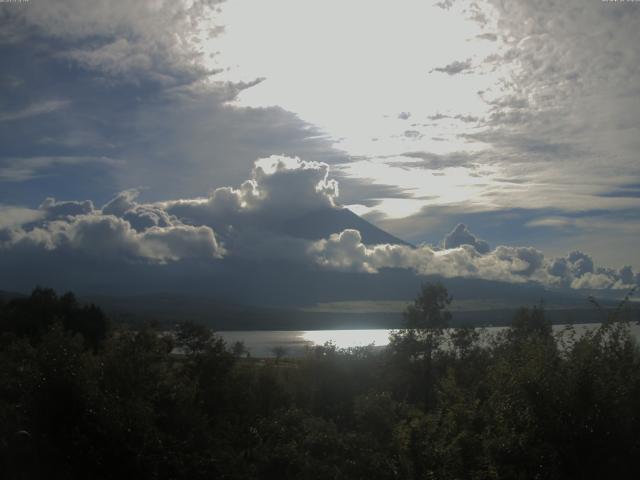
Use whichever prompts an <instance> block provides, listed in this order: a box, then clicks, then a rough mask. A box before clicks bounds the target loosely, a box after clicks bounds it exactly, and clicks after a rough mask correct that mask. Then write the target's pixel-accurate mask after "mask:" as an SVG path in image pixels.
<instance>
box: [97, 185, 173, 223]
mask: <svg viewBox="0 0 640 480" xmlns="http://www.w3.org/2000/svg"><path fill="white" fill-rule="evenodd" d="M138 195H140V191H139V190H137V189H130V190H125V191H123V192H120V193H119V194H118V195H116V196H115V197H114V198H113V199H112V200H110V201H109V202H107V203H106V204H105V205H104V206H103V207H102V213H103V214H104V215H114V216H116V217H120V218H123V219H124V220H126V221H127V222H129V224H130V225H131V226H132V227H133V228H134V229H135V230H137V231H143V230H146V229H148V228H151V227H169V226H172V225H176V224H178V223H179V222H178V220H177V219H176V218H175V217H174V216H172V215H170V214H169V213H167V212H166V211H165V210H164V209H163V208H162V207H161V206H159V205H150V204H139V203H137V202H136V201H135V200H136V198H138Z"/></svg>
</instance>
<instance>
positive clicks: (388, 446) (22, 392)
mask: <svg viewBox="0 0 640 480" xmlns="http://www.w3.org/2000/svg"><path fill="white" fill-rule="evenodd" d="M450 302H451V298H450V297H449V296H448V294H447V291H446V289H444V287H442V286H439V285H425V286H424V288H423V289H422V290H421V292H420V293H419V295H418V298H417V299H416V302H415V303H414V304H413V305H412V306H411V307H409V309H408V310H407V312H406V320H407V328H406V329H405V330H400V331H397V332H395V333H394V335H393V336H392V338H391V344H390V347H389V348H388V349H386V350H385V351H384V352H383V353H374V351H373V350H372V349H370V348H356V349H350V350H340V349H337V348H336V347H335V346H334V345H332V344H327V345H324V346H321V347H316V348H313V349H311V350H309V352H308V353H307V355H306V356H304V357H302V358H299V359H290V358H286V355H285V353H283V352H280V353H282V354H281V355H278V356H277V358H276V359H269V360H261V359H252V358H245V353H246V352H245V349H244V346H243V345H235V346H231V347H227V346H226V345H225V344H224V342H222V340H220V338H218V337H217V336H215V335H213V334H212V333H211V332H210V331H209V330H208V329H206V328H203V327H200V326H198V325H194V324H189V323H185V324H181V325H179V326H178V327H177V328H176V330H175V331H174V332H173V333H172V334H170V335H169V334H166V333H163V332H160V331H157V330H155V329H152V328H150V327H145V328H140V329H137V330H128V329H125V328H114V329H113V330H112V331H109V330H108V329H107V322H106V319H105V318H104V315H102V313H101V312H100V310H99V309H97V308H96V307H85V306H81V305H79V304H78V302H77V301H76V300H75V298H74V297H73V295H71V294H66V295H64V296H62V297H57V296H56V295H55V293H54V292H52V291H50V290H43V289H37V290H35V291H34V292H33V294H32V296H31V297H29V298H26V299H22V300H13V301H11V302H9V303H7V304H4V305H0V331H1V333H0V469H1V470H0V478H3V479H4V478H6V479H23V478H65V479H74V478H82V479H86V478H91V479H101V478H104V479H107V478H150V479H182V478H184V479H200V478H202V479H204V478H228V479H272V478H273V479H367V480H375V479H463V478H464V479H467V478H468V479H536V478H539V479H543V478H544V479H566V478H579V479H590V478H598V479H600V478H618V479H626V478H640V463H639V462H638V461H637V459H638V458H640V437H639V436H638V432H640V352H639V350H638V347H637V345H636V343H635V342H634V341H633V339H632V337H631V335H630V331H629V325H628V324H626V323H625V322H623V321H621V319H620V318H618V313H619V312H618V311H616V315H615V317H611V318H608V319H607V320H606V321H605V322H603V323H602V325H601V326H600V327H599V328H595V329H593V330H591V331H589V332H587V333H579V332H577V331H574V330H573V329H571V328H568V329H567V330H566V331H565V332H562V334H561V335H554V333H553V331H552V329H551V326H550V324H549V323H548V322H547V321H546V319H545V316H544V311H543V309H542V308H539V307H535V308H532V309H522V310H521V311H520V312H518V314H517V316H516V318H515V319H514V321H513V324H512V326H511V327H510V328H508V329H505V330H504V331H502V332H501V333H499V334H495V335H488V334H487V333H486V332H482V331H479V330H474V329H449V328H447V327H448V321H449V318H450V315H449V313H448V312H447V307H448V305H449V304H450Z"/></svg>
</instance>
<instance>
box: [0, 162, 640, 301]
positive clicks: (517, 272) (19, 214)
mask: <svg viewBox="0 0 640 480" xmlns="http://www.w3.org/2000/svg"><path fill="white" fill-rule="evenodd" d="M329 173H330V172H329V166H328V165H327V164H326V163H320V162H309V161H304V160H301V159H299V158H292V157H285V156H271V157H266V158H262V159H259V160H257V161H256V162H255V165H254V168H253V171H252V175H251V178H250V179H249V180H246V181H245V182H243V183H242V184H241V185H240V186H239V187H236V188H233V187H221V188H216V189H214V190H212V191H211V193H210V194H209V196H208V197H205V198H196V199H181V200H171V201H163V202H155V203H140V202H138V200H137V199H138V196H139V195H140V191H139V190H127V191H123V192H121V193H119V194H118V195H116V196H115V197H114V198H113V199H111V200H110V201H108V202H107V203H105V204H104V205H103V206H102V207H101V208H96V207H95V206H94V204H93V202H92V201H90V200H85V201H56V200H55V199H53V198H47V199H45V200H44V201H43V202H42V204H41V205H40V207H39V208H38V209H37V210H29V209H19V208H17V207H12V208H8V207H4V208H3V209H0V226H1V228H0V256H13V257H20V255H24V256H28V255H30V254H32V253H33V252H39V254H45V255H46V254H48V253H50V254H52V255H53V254H55V252H60V251H62V252H67V253H71V254H72V256H73V255H77V256H78V257H79V258H102V259H109V260H110V261H113V262H125V263H129V264H131V263H137V262H138V263H139V262H143V263H156V264H166V263H173V262H181V261H196V262H205V263H206V262H210V261H222V262H224V258H225V257H233V258H239V259H245V260H250V261H263V260H269V261H272V260H277V261H285V262H289V263H294V264H298V265H300V266H302V267H303V268H320V269H327V270H335V271H344V272H360V273H363V274H378V273H379V272H380V271H381V270H384V269H389V268H401V269H410V270H412V271H414V272H416V273H417V274H420V275H441V276H443V277H445V278H450V277H466V278H480V279H487V280H497V281H504V282H512V283H525V282H537V283H540V284H543V285H546V286H549V287H563V288H576V289H629V288H631V287H632V286H634V285H637V284H638V282H639V281H640V276H639V275H636V274H634V272H633V271H632V269H631V267H628V266H627V267H624V268H622V269H620V270H614V269H609V268H601V267H597V266H595V265H594V261H593V259H592V258H591V257H590V256H589V255H587V254H585V253H583V252H579V251H574V252H571V253H569V254H568V255H567V256H565V257H559V258H546V257H545V255H544V254H543V253H542V252H541V251H539V250H537V249H535V248H532V247H513V246H504V245H501V246H497V247H495V248H491V247H490V246H489V244H488V243H487V242H486V241H484V240H481V239H480V238H478V237H477V236H476V235H474V234H473V233H471V231H470V230H469V229H468V228H467V226H466V225H464V224H458V225H457V226H456V227H455V228H454V229H453V230H452V231H451V232H450V233H449V234H447V235H446V236H445V237H444V239H443V241H442V244H441V245H442V247H436V246H430V245H421V246H418V247H412V246H409V245H398V244H378V245H365V244H364V243H363V241H362V236H361V234H360V232H359V231H358V230H355V229H345V230H342V231H336V232H335V233H333V234H332V235H330V236H329V237H328V238H323V239H320V240H316V241H313V240H305V239H302V238H296V237H293V236H291V235H290V234H286V233H284V232H283V230H282V229H281V227H282V225H283V224H284V223H285V222H286V221H288V220H292V219H296V218H300V217H302V216H305V215H307V216H308V215H313V212H315V211H326V210H327V209H338V208H342V207H341V206H340V204H339V202H338V183H337V182H336V180H335V179H332V178H331V177H330V175H329ZM47 252H48V253H47ZM274 274H276V273H275V272H274Z"/></svg>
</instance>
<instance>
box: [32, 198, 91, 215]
mask: <svg viewBox="0 0 640 480" xmlns="http://www.w3.org/2000/svg"><path fill="white" fill-rule="evenodd" d="M38 208H39V209H40V210H42V211H43V212H44V214H45V218H46V219H47V220H60V219H64V218H67V217H75V216H78V215H89V214H91V213H93V212H94V210H95V209H94V207H93V202H92V201H91V200H84V201H82V202H77V201H67V202H56V200H55V198H52V197H49V198H46V199H45V201H44V202H42V203H41V204H40V207H38Z"/></svg>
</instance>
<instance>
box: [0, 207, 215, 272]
mask: <svg viewBox="0 0 640 480" xmlns="http://www.w3.org/2000/svg"><path fill="white" fill-rule="evenodd" d="M0 249H4V250H5V253H6V251H11V250H21V251H25V250H27V251H28V250H39V251H43V250H44V251H54V250H66V251H69V250H71V251H74V252H77V253H78V254H84V255H88V256H91V257H99V258H112V259H115V260H119V261H123V260H124V261H127V260H129V261H135V260H147V261H152V262H160V263H164V262H168V261H177V260H182V259H188V258H201V259H206V258H218V257H220V256H221V255H222V254H223V252H224V250H223V249H222V248H221V247H220V246H219V245H218V244H217V241H216V238H215V235H214V233H213V230H211V229H210V228H209V227H205V226H199V227H193V226H189V225H180V226H174V227H167V228H161V227H152V228H150V229H148V230H145V231H144V232H142V233H139V232H136V231H135V230H134V229H133V228H132V227H131V225H130V224H129V222H127V221H126V220H123V219H122V218H118V217H115V216H113V215H79V216H75V217H73V218H71V219H69V220H68V221H63V220H54V221H51V222H47V223H46V224H43V225H40V226H35V227H33V228H31V229H28V230H25V229H22V228H17V229H12V230H4V234H3V236H2V237H0Z"/></svg>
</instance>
